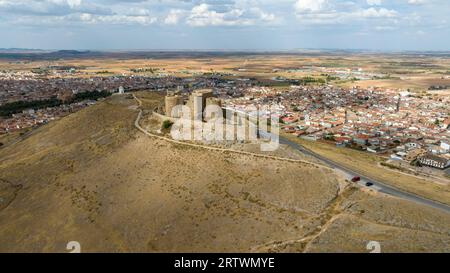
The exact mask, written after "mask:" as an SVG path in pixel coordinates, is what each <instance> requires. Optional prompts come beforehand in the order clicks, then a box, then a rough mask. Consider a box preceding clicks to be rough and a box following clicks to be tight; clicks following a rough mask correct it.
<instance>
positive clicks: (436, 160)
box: [419, 154, 450, 170]
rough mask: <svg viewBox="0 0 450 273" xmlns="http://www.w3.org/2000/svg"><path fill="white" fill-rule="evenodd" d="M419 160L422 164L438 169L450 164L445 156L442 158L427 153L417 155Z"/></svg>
mask: <svg viewBox="0 0 450 273" xmlns="http://www.w3.org/2000/svg"><path fill="white" fill-rule="evenodd" d="M419 162H420V164H422V165H425V166H429V167H433V168H438V169H442V170H443V169H445V168H447V167H448V166H450V160H449V159H447V158H443V157H440V156H436V155H432V154H427V155H424V156H422V157H419Z"/></svg>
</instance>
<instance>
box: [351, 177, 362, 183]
mask: <svg viewBox="0 0 450 273" xmlns="http://www.w3.org/2000/svg"><path fill="white" fill-rule="evenodd" d="M359 181H361V177H359V176H355V177H353V178H352V182H354V183H356V182H359Z"/></svg>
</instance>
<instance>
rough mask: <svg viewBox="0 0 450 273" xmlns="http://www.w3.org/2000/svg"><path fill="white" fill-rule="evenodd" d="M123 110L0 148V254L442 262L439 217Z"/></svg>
mask: <svg viewBox="0 0 450 273" xmlns="http://www.w3.org/2000/svg"><path fill="white" fill-rule="evenodd" d="M141 96H142V97H143V99H144V105H145V106H146V107H150V106H152V104H153V103H157V102H158V99H159V98H158V95H156V94H141ZM134 106H135V102H134V101H133V100H132V99H127V98H126V97H118V96H115V97H112V98H109V99H108V100H106V101H105V102H101V103H99V104H97V105H95V106H93V107H90V108H87V109H84V110H82V111H80V112H78V113H76V114H72V115H70V116H68V117H65V118H63V119H61V120H60V121H56V122H53V123H51V124H48V125H46V126H43V127H41V128H39V129H37V130H35V131H34V132H32V133H31V134H30V135H28V136H27V137H26V138H25V139H23V140H22V141H20V142H18V143H15V144H14V143H13V144H10V145H5V146H4V147H2V148H0V159H1V161H0V179H1V180H0V252H11V251H12V252H18V251H24V252H42V251H44V252H66V249H65V247H66V244H67V242H69V241H79V242H80V243H81V247H82V251H83V252H95V251H112V252H115V251H117V252H180V251H181V252H183V251H186V252H198V251H202V252H204V251H206V252H209V251H214V252H247V251H255V252H258V251H289V252H293V251H295V252H297V251H299V252H300V251H314V252H317V251H327V252H332V251H333V252H334V251H352V252H353V251H355V252H367V250H366V244H367V242H369V241H372V240H378V241H380V242H381V244H382V251H385V252H388V251H401V252H407V251H436V252H448V251H450V230H449V228H448V227H450V215H448V214H446V213H444V212H441V211H438V210H434V209H430V208H425V207H422V206H419V205H416V204H412V203H409V202H406V201H402V200H398V199H394V198H389V197H385V196H381V195H376V194H373V193H366V192H362V191H361V190H359V189H357V188H353V187H349V186H348V184H347V183H346V182H345V181H343V179H341V177H340V176H339V175H338V174H337V173H335V172H334V171H332V170H330V169H327V168H322V167H318V166H316V165H312V164H306V163H293V162H283V161H279V160H271V159H263V158H255V157H252V156H247V155H236V154H229V153H222V152H215V151H207V150H203V149H201V148H188V147H185V146H182V145H175V144H171V143H167V142H165V141H162V140H155V139H152V138H149V137H146V136H144V135H143V134H141V133H140V132H139V131H137V130H136V129H135V128H134V127H133V123H134V119H135V117H136V115H137V112H136V110H135V108H134Z"/></svg>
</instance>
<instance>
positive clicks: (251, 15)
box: [186, 3, 276, 27]
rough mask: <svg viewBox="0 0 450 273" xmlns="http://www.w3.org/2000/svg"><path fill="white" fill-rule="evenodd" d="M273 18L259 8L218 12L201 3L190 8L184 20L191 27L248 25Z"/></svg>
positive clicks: (273, 17) (270, 20) (271, 20)
mask: <svg viewBox="0 0 450 273" xmlns="http://www.w3.org/2000/svg"><path fill="white" fill-rule="evenodd" d="M275 19H276V17H275V15H274V14H272V13H267V12H264V11H262V10H261V9H260V8H250V9H247V10H246V9H241V8H236V7H232V8H230V9H228V10H225V11H222V12H219V11H216V10H212V9H211V6H210V5H208V4H205V3H203V4H200V5H197V6H195V7H193V8H192V10H191V11H190V14H189V16H188V17H187V20H186V22H187V24H188V25H190V26H193V27H205V26H250V25H255V24H257V23H258V22H260V23H267V22H273V21H275Z"/></svg>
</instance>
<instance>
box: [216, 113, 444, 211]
mask: <svg viewBox="0 0 450 273" xmlns="http://www.w3.org/2000/svg"><path fill="white" fill-rule="evenodd" d="M223 109H225V110H227V111H232V112H236V113H239V114H241V115H245V116H247V117H248V118H251V117H250V116H249V115H248V114H247V113H245V112H242V111H237V110H235V109H232V108H226V107H224V108H223ZM227 117H228V115H227ZM259 134H260V135H261V136H262V137H263V138H270V137H271V133H269V132H265V131H261V130H260V131H259ZM279 141H280V144H285V145H288V146H290V147H291V148H293V149H295V150H298V151H300V152H301V153H303V154H305V155H309V156H311V157H314V158H316V159H318V160H319V161H321V162H323V163H324V164H325V165H327V166H329V167H331V168H333V169H336V170H339V171H342V172H344V173H345V174H346V176H347V178H348V179H349V180H351V179H352V178H353V177H356V176H359V177H361V181H359V182H358V184H359V185H360V186H362V187H367V188H370V189H373V190H376V191H378V192H381V193H384V194H388V195H391V196H395V197H399V198H402V199H405V200H409V201H412V202H415V203H419V204H422V205H427V206H430V207H433V208H436V209H440V210H443V211H445V212H447V213H450V206H449V205H446V204H443V203H440V202H437V201H434V200H430V199H427V198H424V197H422V196H419V195H416V194H413V193H409V192H406V191H403V190H401V189H398V188H396V187H393V186H390V185H386V184H384V183H382V182H380V181H377V180H374V179H371V178H369V177H367V176H365V175H362V174H360V173H358V172H356V171H354V170H351V169H349V168H347V167H345V166H342V165H340V164H339V163H336V162H334V161H332V160H330V159H328V158H325V157H323V156H321V155H319V154H317V153H315V152H313V151H311V150H309V149H307V148H305V147H303V146H302V145H300V144H298V143H295V142H293V141H290V140H289V139H286V138H284V137H282V136H279ZM368 182H370V183H372V184H373V185H372V186H370V187H368V186H366V183H368Z"/></svg>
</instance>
